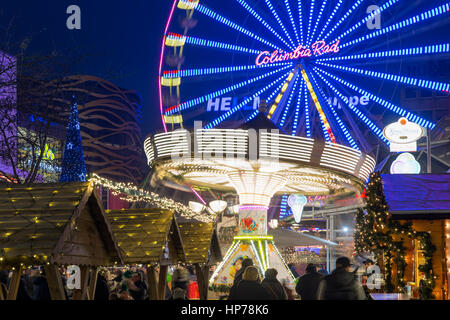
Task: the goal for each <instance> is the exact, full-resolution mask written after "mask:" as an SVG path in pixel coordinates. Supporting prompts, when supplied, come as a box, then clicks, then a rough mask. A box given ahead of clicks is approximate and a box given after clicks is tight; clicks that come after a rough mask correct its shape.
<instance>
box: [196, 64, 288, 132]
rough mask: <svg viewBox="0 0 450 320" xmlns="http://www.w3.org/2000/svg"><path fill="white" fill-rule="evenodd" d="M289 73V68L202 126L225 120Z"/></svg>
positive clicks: (210, 125)
mask: <svg viewBox="0 0 450 320" xmlns="http://www.w3.org/2000/svg"><path fill="white" fill-rule="evenodd" d="M290 73H291V70H289V71H288V72H287V73H285V74H283V75H281V76H280V77H279V78H277V79H275V80H274V81H272V82H270V83H269V84H268V85H266V86H265V87H263V88H262V89H260V90H258V91H257V92H256V93H254V94H253V95H252V96H251V97H248V98H246V99H244V101H242V102H241V103H239V104H238V105H236V106H235V107H233V108H232V109H230V110H229V111H227V112H226V113H224V114H223V115H221V116H220V117H218V118H216V119H214V120H213V121H211V122H210V123H208V124H207V125H206V126H204V127H203V128H204V129H212V128H214V127H217V126H218V125H219V124H220V123H222V122H223V121H224V120H226V119H227V118H229V117H230V116H231V115H232V114H234V113H235V112H237V111H239V110H240V109H242V108H243V107H244V106H245V105H246V104H248V103H249V102H250V101H252V99H254V98H255V97H258V96H260V95H262V94H263V93H264V92H266V91H267V90H269V89H270V88H272V87H273V86H275V85H276V84H277V83H278V82H280V81H282V80H284V79H285V78H286V76H287V75H288V74H290Z"/></svg>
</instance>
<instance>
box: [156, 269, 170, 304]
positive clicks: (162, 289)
mask: <svg viewBox="0 0 450 320" xmlns="http://www.w3.org/2000/svg"><path fill="white" fill-rule="evenodd" d="M168 267H169V266H167V265H166V266H160V267H159V281H158V297H159V300H166V283H167V270H168Z"/></svg>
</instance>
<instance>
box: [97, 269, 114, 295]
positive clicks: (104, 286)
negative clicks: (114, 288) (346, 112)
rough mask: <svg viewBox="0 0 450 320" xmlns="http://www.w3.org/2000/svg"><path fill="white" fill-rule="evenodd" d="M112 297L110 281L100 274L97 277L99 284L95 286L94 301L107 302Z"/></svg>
mask: <svg viewBox="0 0 450 320" xmlns="http://www.w3.org/2000/svg"><path fill="white" fill-rule="evenodd" d="M110 295H111V293H110V291H109V287H108V281H107V280H106V278H105V277H104V276H103V274H101V273H99V274H98V276H97V283H96V285H95V296H94V300H98V301H107V300H109V297H110Z"/></svg>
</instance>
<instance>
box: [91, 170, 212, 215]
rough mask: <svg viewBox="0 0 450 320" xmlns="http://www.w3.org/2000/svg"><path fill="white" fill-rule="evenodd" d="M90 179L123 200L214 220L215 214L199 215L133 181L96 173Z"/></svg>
mask: <svg viewBox="0 0 450 320" xmlns="http://www.w3.org/2000/svg"><path fill="white" fill-rule="evenodd" d="M89 181H92V182H93V183H94V184H95V185H97V186H101V187H103V188H106V189H109V190H111V192H112V193H113V194H114V195H116V196H120V198H121V199H122V200H126V201H129V202H146V203H150V204H152V205H156V206H158V207H160V208H161V209H169V210H174V211H175V212H176V213H178V214H180V215H181V216H182V217H185V218H187V219H195V220H199V221H201V222H206V223H208V222H212V221H214V216H213V215H212V214H207V213H206V214H205V215H198V214H197V213H195V212H194V211H192V210H191V209H190V208H189V207H188V206H185V205H184V204H182V203H180V202H176V201H174V200H172V199H169V198H165V197H162V196H160V195H159V194H157V193H154V192H151V191H148V190H144V189H142V188H139V187H137V186H136V185H134V184H133V183H124V182H116V181H112V180H109V179H106V178H104V177H100V176H99V175H97V174H95V173H93V174H92V175H91V177H90V179H89ZM123 195H124V196H123Z"/></svg>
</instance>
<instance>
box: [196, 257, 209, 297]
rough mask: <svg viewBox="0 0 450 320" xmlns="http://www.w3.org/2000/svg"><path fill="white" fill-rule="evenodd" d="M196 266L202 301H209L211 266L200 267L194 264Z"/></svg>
mask: <svg viewBox="0 0 450 320" xmlns="http://www.w3.org/2000/svg"><path fill="white" fill-rule="evenodd" d="M194 266H195V274H196V276H197V284H198V292H199V295H200V300H208V284H209V266H208V265H204V266H200V264H198V263H196V264H194Z"/></svg>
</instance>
